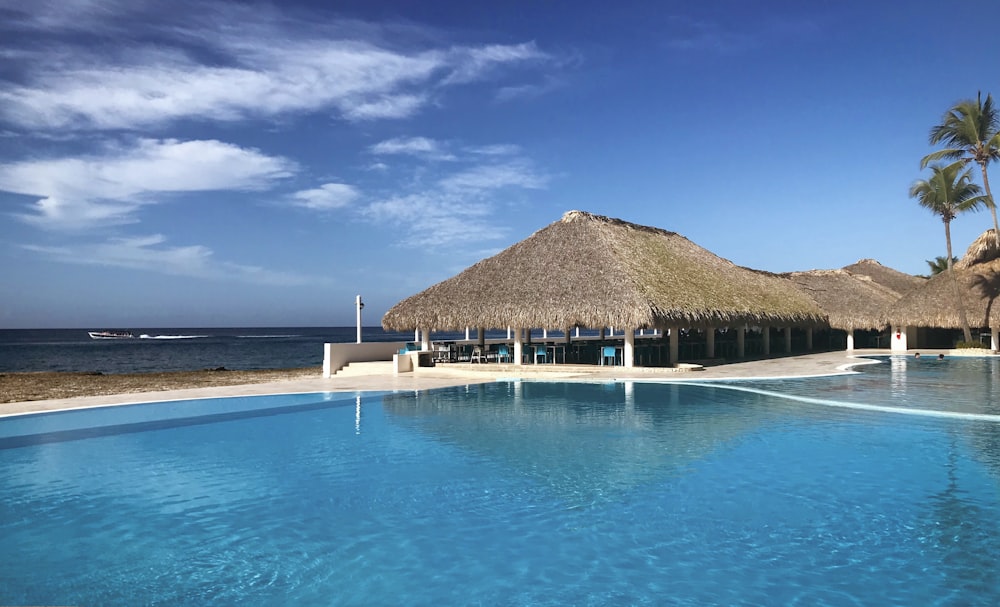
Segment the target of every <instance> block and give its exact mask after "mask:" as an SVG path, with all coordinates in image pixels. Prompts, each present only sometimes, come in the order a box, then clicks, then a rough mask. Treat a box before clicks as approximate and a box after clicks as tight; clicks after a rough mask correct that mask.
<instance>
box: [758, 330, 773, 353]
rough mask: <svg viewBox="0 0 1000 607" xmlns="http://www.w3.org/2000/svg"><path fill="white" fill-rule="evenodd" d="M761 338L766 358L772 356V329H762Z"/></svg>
mask: <svg viewBox="0 0 1000 607" xmlns="http://www.w3.org/2000/svg"><path fill="white" fill-rule="evenodd" d="M760 330H761V338H762V339H763V344H764V345H763V348H764V356H770V355H771V327H761V328H760Z"/></svg>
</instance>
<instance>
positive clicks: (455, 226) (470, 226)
mask: <svg viewBox="0 0 1000 607" xmlns="http://www.w3.org/2000/svg"><path fill="white" fill-rule="evenodd" d="M492 211H493V209H492V205H491V204H490V203H489V202H484V201H479V202H468V201H462V200H459V199H457V198H455V197H451V196H442V195H441V194H440V193H438V192H420V193H416V194H408V195H405V196H395V197H392V198H389V199H386V200H382V201H379V202H375V203H373V204H371V205H369V206H368V208H367V209H365V211H364V214H365V216H366V217H367V218H368V219H370V220H371V221H374V222H376V223H389V224H392V225H394V226H397V227H399V228H402V229H403V230H404V231H405V233H406V236H405V237H404V238H403V239H402V241H401V242H400V244H402V245H403V246H411V247H421V246H454V245H460V244H465V243H479V242H482V241H484V240H493V239H497V238H502V237H503V235H504V230H503V229H502V227H500V226H497V225H495V224H492V223H491V222H490V220H489V218H490V215H491V213H492Z"/></svg>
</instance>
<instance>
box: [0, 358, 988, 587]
mask: <svg viewBox="0 0 1000 607" xmlns="http://www.w3.org/2000/svg"><path fill="white" fill-rule="evenodd" d="M928 362H931V361H928ZM964 362H965V361H948V363H949V364H948V365H940V366H938V367H926V368H925V367H921V368H916V367H913V366H912V365H910V366H909V367H908V368H907V369H906V370H905V371H904V372H903V373H902V377H901V376H900V369H899V368H898V364H897V368H896V369H895V370H894V369H893V362H892V360H888V361H886V362H883V363H882V364H879V365H872V366H869V367H865V368H863V369H861V371H862V373H861V374H859V375H854V376H844V377H833V378H825V379H817V380H810V381H811V382H814V383H815V385H816V388H815V389H814V390H811V389H810V388H809V385H810V382H806V381H801V380H787V381H770V382H745V383H741V384H738V385H737V386H736V387H740V388H748V389H750V390H752V391H742V390H740V391H734V390H732V389H731V387H732V386H730V385H728V384H718V385H707V386H691V385H681V384H677V383H672V384H654V383H648V384H647V383H631V382H628V383H607V384H599V383H595V384H570V383H546V382H498V383H495V384H485V385H475V386H465V387H461V388H454V389H442V390H434V391H427V392H410V393H395V394H378V395H362V394H313V395H295V396H285V397H280V398H275V397H266V398H265V397H257V398H249V399H225V400H223V399H216V400H208V401H201V402H194V403H192V402H184V403H171V404H169V405H164V404H159V405H154V406H149V405H142V406H131V407H124V408H117V409H115V410H112V408H109V409H106V410H104V411H98V412H89V413H76V414H66V413H64V414H58V415H49V416H34V417H33V420H32V421H28V418H21V419H18V420H14V419H7V420H3V421H0V447H4V448H3V449H0V495H2V496H3V500H2V504H0V537H2V538H3V541H2V542H0V603H2V604H81V605H82V604H91V605H92V604H128V605H132V604H150V605H161V604H162V605H166V604H170V605H176V604H189V605H205V604H208V605H223V604H237V603H238V604H249V605H255V604H256V605H265V604H266V605H272V604H333V605H380V604H408V605H442V604H447V605H452V604H462V605H468V604H478V605H567V604H574V605H609V604H612V605H614V604H638V605H643V604H648V605H660V604H680V605H706V604H722V605H917V604H920V605H928V604H953V605H995V604H997V603H998V602H1000V585H998V582H997V580H998V579H1000V576H998V574H1000V565H998V564H997V563H998V562H1000V528H998V525H997V523H996V521H997V520H1000V483H998V481H1000V424H997V423H994V422H992V421H988V420H989V419H991V418H989V417H983V418H979V419H975V418H971V419H969V418H962V417H955V418H947V417H946V418H938V417H930V416H927V415H923V414H920V412H919V409H926V408H936V409H949V410H953V411H959V412H963V411H964V412H972V408H973V407H972V405H970V404H969V403H965V402H964V400H965V399H964V398H956V396H957V395H960V394H963V393H968V392H970V391H971V392H974V393H975V394H976V395H977V396H976V397H975V398H981V397H982V395H984V394H991V392H989V391H988V390H985V389H982V390H981V389H980V388H981V387H980V386H978V384H977V385H976V386H971V387H970V386H968V385H967V384H968V383H969V381H970V378H973V377H976V378H979V381H984V382H985V381H987V380H986V378H985V377H980V375H982V374H983V373H985V372H986V371H991V370H992V367H983V366H982V365H983V364H984V363H982V362H981V361H975V362H971V363H970V365H969V366H963V365H964ZM990 364H991V365H992V364H993V363H990ZM975 365H980V366H979V367H976V366H975ZM970 369H974V370H970ZM975 369H978V370H975ZM956 378H957V379H956ZM959 380H960V381H961V382H963V383H962V384H957V383H954V382H956V381H959ZM858 382H861V383H858ZM950 382H951V383H950ZM869 383H870V385H869ZM900 384H902V385H900ZM927 385H938V386H939V391H938V392H936V393H935V395H934V398H935V399H937V398H938V397H939V396H941V395H944V396H947V397H948V398H946V399H944V400H933V399H931V398H930V397H928V398H927V399H926V400H924V401H920V399H919V398H917V396H916V395H915V394H914V386H921V388H920V390H925V388H926V386H927ZM949 385H950V388H949V387H948V386H949ZM845 386H846V387H845ZM908 386H909V387H908ZM777 390H782V391H788V392H789V393H793V395H794V396H795V397H796V398H800V400H795V399H789V398H784V397H779V396H774V395H772V394H770V392H774V391H777ZM920 390H918V391H920ZM869 391H870V393H871V395H872V397H873V398H877V399H881V400H878V401H877V402H875V403H873V404H880V405H886V404H888V405H893V404H895V402H896V400H900V402H904V401H905V402H904V405H905V406H904V407H901V408H902V409H906V410H908V412H905V413H893V412H882V411H868V410H859V409H852V408H849V407H845V406H840V404H839V403H852V402H855V403H862V402H865V393H866V392H869ZM900 394H903V395H908V397H907V399H902V398H901V397H900V396H899V395H900ZM894 395H895V396H894ZM894 398H895V399H896V400H894ZM801 399H805V400H801ZM810 399H811V400H812V401H815V402H811V401H810ZM911 400H912V401H913V402H910V401H911ZM971 400H975V399H970V402H971ZM956 401H963V402H962V403H961V406H956V404H955V403H956ZM824 403H825V404H824ZM992 406H995V402H994V403H990V404H988V405H986V404H983V405H981V406H980V413H982V412H984V411H989V410H991V409H990V407H992ZM205 411H213V414H214V417H200V416H199V415H198V414H200V413H203V412H205ZM126 412H127V413H126ZM162 417H167V418H169V419H161V418H162ZM32 424H36V425H35V426H34V427H33V426H32Z"/></svg>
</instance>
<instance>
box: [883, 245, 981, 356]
mask: <svg viewBox="0 0 1000 607" xmlns="http://www.w3.org/2000/svg"><path fill="white" fill-rule="evenodd" d="M953 273H954V276H955V278H956V279H957V280H958V285H959V294H960V297H961V300H962V303H963V305H964V308H965V314H966V318H967V319H968V321H969V324H970V325H971V326H972V327H973V328H987V327H989V328H991V329H993V332H994V342H995V341H996V329H997V328H1000V302H998V301H997V299H998V297H1000V249H998V248H997V246H996V238H995V237H994V235H993V230H987V231H986V232H985V233H983V234H982V235H981V236H980V237H979V238H977V239H976V240H975V241H973V243H972V244H971V245H970V246H969V249H968V251H967V252H966V254H965V256H963V257H962V259H961V260H960V261H959V262H958V263H956V264H955V266H954V269H953V270H952V271H950V272H949V271H947V270H946V271H944V272H941V273H940V274H937V275H935V276H932V277H931V278H930V279H929V280H927V281H926V282H925V284H924V285H923V286H921V287H920V288H918V289H915V290H913V291H911V292H909V293H907V294H906V295H904V296H903V297H902V298H901V299H900V300H899V301H898V302H896V303H895V304H894V305H893V306H891V308H890V309H889V311H888V318H889V320H890V321H891V322H892V323H893V324H894V325H897V326H910V327H941V328H950V329H957V328H959V327H961V326H962V325H961V321H960V320H959V314H958V310H957V308H956V306H955V294H954V290H953V289H954V286H953V284H952V282H951V281H952V274H953ZM995 348H996V344H995V343H994V349H995Z"/></svg>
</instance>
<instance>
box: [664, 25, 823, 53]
mask: <svg viewBox="0 0 1000 607" xmlns="http://www.w3.org/2000/svg"><path fill="white" fill-rule="evenodd" d="M818 31H819V28H818V27H817V25H816V24H815V23H813V22H811V21H803V20H795V19H790V18H785V17H774V16H772V15H764V16H762V17H761V18H760V20H759V21H757V22H741V23H739V24H737V25H726V24H724V23H722V22H719V21H705V20H697V19H692V18H690V17H682V16H674V17H671V18H670V21H669V28H668V31H667V40H666V44H667V46H668V47H670V48H673V49H676V50H681V51H709V52H713V53H720V54H723V55H730V54H734V53H741V52H746V51H749V50H753V49H756V48H760V47H763V46H766V45H768V44H773V43H774V42H775V41H777V40H787V39H789V38H806V37H810V36H814V35H816V33H817V32H818Z"/></svg>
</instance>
